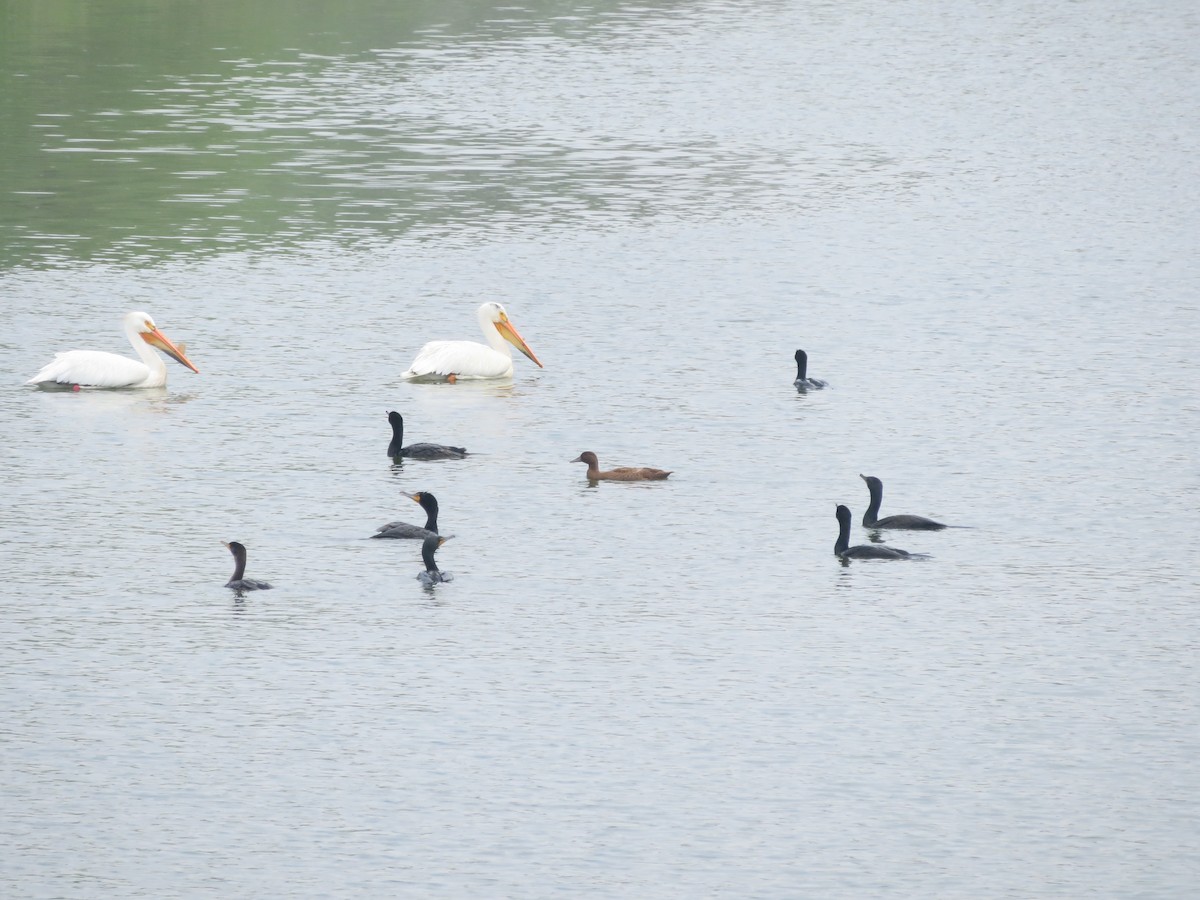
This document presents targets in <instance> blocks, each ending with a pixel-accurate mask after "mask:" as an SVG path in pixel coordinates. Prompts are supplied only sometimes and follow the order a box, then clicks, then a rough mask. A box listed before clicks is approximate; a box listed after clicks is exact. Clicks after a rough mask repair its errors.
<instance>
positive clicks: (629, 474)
mask: <svg viewBox="0 0 1200 900" xmlns="http://www.w3.org/2000/svg"><path fill="white" fill-rule="evenodd" d="M571 462H581V463H587V467H588V470H587V477H588V481H662V480H663V479H664V478H666V477H667V476H668V475H670V474H671V473H670V472H664V471H663V470H662V469H651V468H647V467H645V466H643V467H642V468H633V467H631V466H621V467H619V468H616V469H609V470H608V471H607V472H601V471H600V461H599V460H598V459H596V454H595V453H593V452H592V451H591V450H585V451H584V452H583V453H580V454H579V456H578V457H576V458H575V459H573V460H571Z"/></svg>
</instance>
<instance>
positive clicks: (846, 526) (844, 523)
mask: <svg viewBox="0 0 1200 900" xmlns="http://www.w3.org/2000/svg"><path fill="white" fill-rule="evenodd" d="M849 546H850V518H849V517H848V516H847V517H845V518H843V517H841V516H838V537H837V541H836V542H835V543H834V545H833V552H834V555H835V556H841V555H842V554H843V553H845V552H846V548H847V547H849Z"/></svg>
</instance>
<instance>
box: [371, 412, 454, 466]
mask: <svg viewBox="0 0 1200 900" xmlns="http://www.w3.org/2000/svg"><path fill="white" fill-rule="evenodd" d="M388 422H389V423H390V424H391V426H392V440H391V443H389V444H388V456H390V457H391V458H392V459H399V458H402V457H403V458H408V459H463V458H465V457H466V455H467V451H466V449H465V448H464V447H450V446H448V445H446V444H409V445H408V446H407V447H405V446H404V417H403V416H402V415H400V413H398V412H396V411H395V410H391V411H389V412H388Z"/></svg>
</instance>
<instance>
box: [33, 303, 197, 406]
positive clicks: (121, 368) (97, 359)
mask: <svg viewBox="0 0 1200 900" xmlns="http://www.w3.org/2000/svg"><path fill="white" fill-rule="evenodd" d="M123 322H124V324H125V336H126V337H127V338H129V343H130V344H132V345H133V349H134V350H136V351H137V355H138V356H139V357H140V358H141V362H138V361H137V360H135V359H130V358H129V357H127V356H118V355H117V354H115V353H105V352H103V351H101V350H68V351H67V352H66V353H58V354H55V357H54V359H53V360H52V361H51V362H48V363H46V365H45V366H43V367H42V371H40V372H38V373H37V374H36V375H34V376H33V377H32V378H30V379H29V380H28V381H27V382H25V383H26V384H54V383H57V384H69V385H71V386H72V387H75V388H79V387H100V388H153V387H162V386H163V385H165V384H166V383H167V367H166V365H165V364H164V363H163V361H162V358H161V357H159V355H158V354H157V353H155V352H154V351H153V350H151V349H150V348H151V347H157V348H158V349H159V350H161V351H162V352H163V353H165V354H167V356H169V357H171V358H172V359H173V360H175V361H176V362H179V363H182V364H183V365H185V366H187V367H188V368H189V369H191V370H192V371H193V372H196V373H199V371H200V370H199V369H197V368H196V367H195V366H193V365H192V361H191V360H190V359H188V358H187V357H186V356H184V353H183V346H184V345H183V344H180V345H179V346H178V347H176V346H175V345H174V344H172V343H171V342H170V341H169V340H167V336H166V335H165V334H163V333H162V332H161V331H159V330H158V328H157V327H156V326H155V324H154V320H153V319H152V318H150V316H149V315H147V314H146V313H144V312H136V311H135V312H128V313H125V318H124V320H123ZM137 338H141V340H137ZM148 345H149V346H148Z"/></svg>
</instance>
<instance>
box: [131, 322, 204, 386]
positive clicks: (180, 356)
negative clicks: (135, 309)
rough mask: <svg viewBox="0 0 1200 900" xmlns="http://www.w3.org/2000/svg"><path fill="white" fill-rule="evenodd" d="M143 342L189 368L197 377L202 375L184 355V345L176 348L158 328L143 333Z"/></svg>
mask: <svg viewBox="0 0 1200 900" xmlns="http://www.w3.org/2000/svg"><path fill="white" fill-rule="evenodd" d="M142 340H143V341H145V342H146V343H147V344H149V345H150V346H151V347H157V348H158V349H159V350H161V351H162V352H163V353H165V354H167V356H169V357H171V359H173V360H175V362H177V363H181V364H182V365H185V366H187V367H188V368H189V369H191V370H192V371H193V372H195V373H196V374H197V375H199V374H200V370H199V369H197V368H196V367H195V366H193V365H192V361H191V360H190V359H188V358H187V357H186V356H185V355H184V353H183V350H182V349H181V347H182V345H180V347H176V346H175V345H174V344H172V343H171V342H170V341H169V340H168V339H167V336H166V335H165V334H163V333H162V332H161V331H159V330H158V329H157V328H152V329H151V330H150V331H143V332H142Z"/></svg>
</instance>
